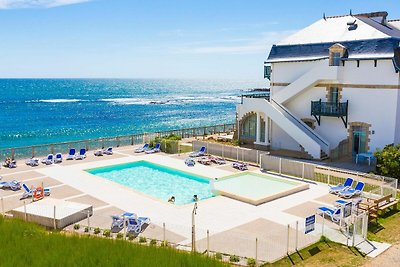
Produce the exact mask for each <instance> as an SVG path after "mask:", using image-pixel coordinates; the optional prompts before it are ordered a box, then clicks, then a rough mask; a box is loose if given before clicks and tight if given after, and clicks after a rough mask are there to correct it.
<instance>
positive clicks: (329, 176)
mask: <svg viewBox="0 0 400 267" xmlns="http://www.w3.org/2000/svg"><path fill="white" fill-rule="evenodd" d="M330 180H331V168H328V185H330V184H331V181H330Z"/></svg>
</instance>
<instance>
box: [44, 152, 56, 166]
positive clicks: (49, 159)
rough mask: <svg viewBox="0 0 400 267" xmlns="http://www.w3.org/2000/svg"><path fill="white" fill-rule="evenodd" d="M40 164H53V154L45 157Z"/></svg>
mask: <svg viewBox="0 0 400 267" xmlns="http://www.w3.org/2000/svg"><path fill="white" fill-rule="evenodd" d="M42 163H43V164H46V165H51V164H53V163H54V155H53V154H48V155H47V157H45V158H44V159H42Z"/></svg>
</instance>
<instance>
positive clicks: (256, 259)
mask: <svg viewBox="0 0 400 267" xmlns="http://www.w3.org/2000/svg"><path fill="white" fill-rule="evenodd" d="M255 262H256V266H258V238H257V237H256V257H255Z"/></svg>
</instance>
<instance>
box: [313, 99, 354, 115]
mask: <svg viewBox="0 0 400 267" xmlns="http://www.w3.org/2000/svg"><path fill="white" fill-rule="evenodd" d="M348 105H349V101H346V102H342V103H336V102H322V101H321V100H319V101H311V115H313V116H328V117H342V116H347V110H348Z"/></svg>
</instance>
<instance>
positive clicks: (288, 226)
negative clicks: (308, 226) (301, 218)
mask: <svg viewBox="0 0 400 267" xmlns="http://www.w3.org/2000/svg"><path fill="white" fill-rule="evenodd" d="M289 232H290V225H289V224H288V225H287V243H286V254H287V255H288V256H289Z"/></svg>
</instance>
